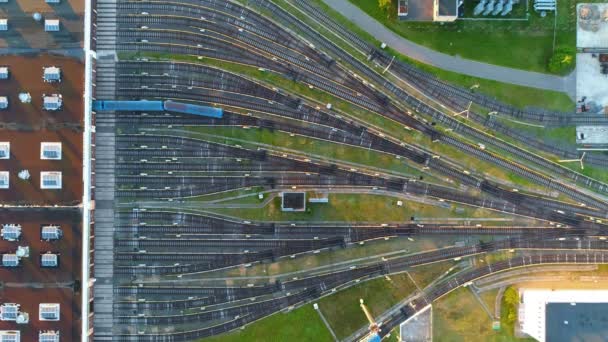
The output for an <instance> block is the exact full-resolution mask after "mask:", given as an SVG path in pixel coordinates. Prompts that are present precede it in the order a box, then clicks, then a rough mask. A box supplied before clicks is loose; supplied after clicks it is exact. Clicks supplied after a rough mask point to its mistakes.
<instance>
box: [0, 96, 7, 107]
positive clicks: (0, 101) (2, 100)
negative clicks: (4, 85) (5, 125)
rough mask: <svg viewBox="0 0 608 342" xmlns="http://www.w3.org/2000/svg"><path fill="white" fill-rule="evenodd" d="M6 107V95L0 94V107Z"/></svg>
mask: <svg viewBox="0 0 608 342" xmlns="http://www.w3.org/2000/svg"><path fill="white" fill-rule="evenodd" d="M6 108H8V97H6V96H0V109H6Z"/></svg>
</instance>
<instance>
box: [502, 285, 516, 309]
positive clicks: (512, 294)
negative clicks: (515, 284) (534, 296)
mask: <svg viewBox="0 0 608 342" xmlns="http://www.w3.org/2000/svg"><path fill="white" fill-rule="evenodd" d="M503 296H504V301H505V303H506V304H508V305H510V306H516V305H517V304H519V293H517V290H515V289H514V288H512V287H509V288H507V289H506V290H505V293H504V295H503Z"/></svg>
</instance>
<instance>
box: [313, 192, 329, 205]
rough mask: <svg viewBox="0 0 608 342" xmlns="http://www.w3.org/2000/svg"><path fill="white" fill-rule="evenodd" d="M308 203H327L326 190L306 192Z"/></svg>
mask: <svg viewBox="0 0 608 342" xmlns="http://www.w3.org/2000/svg"><path fill="white" fill-rule="evenodd" d="M308 203H329V195H328V194H327V192H316V191H315V192H311V193H309V194H308Z"/></svg>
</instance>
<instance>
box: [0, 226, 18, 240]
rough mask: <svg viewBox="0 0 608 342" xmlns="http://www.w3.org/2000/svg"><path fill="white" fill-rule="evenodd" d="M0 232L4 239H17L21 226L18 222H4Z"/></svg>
mask: <svg viewBox="0 0 608 342" xmlns="http://www.w3.org/2000/svg"><path fill="white" fill-rule="evenodd" d="M0 232H1V233H2V238H3V239H4V240H6V241H17V240H19V238H20V237H21V226H20V225H18V224H5V225H3V226H2V229H1V230H0Z"/></svg>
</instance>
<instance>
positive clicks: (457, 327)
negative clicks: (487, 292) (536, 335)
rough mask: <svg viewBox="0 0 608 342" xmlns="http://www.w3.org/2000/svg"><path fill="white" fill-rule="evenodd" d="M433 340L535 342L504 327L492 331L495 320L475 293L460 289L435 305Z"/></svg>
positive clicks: (450, 341) (441, 341) (442, 341)
mask: <svg viewBox="0 0 608 342" xmlns="http://www.w3.org/2000/svg"><path fill="white" fill-rule="evenodd" d="M433 340H434V341H440V342H448V341H449V342H465V341H484V342H489V341H495V342H510V341H521V342H524V341H525V342H532V341H534V339H518V338H516V337H515V336H513V331H512V330H511V331H509V329H508V327H506V328H505V326H504V325H503V326H502V329H501V330H500V331H494V330H492V319H491V318H490V317H489V316H488V314H487V313H486V312H485V311H484V310H483V308H482V307H481V304H480V303H479V302H478V301H477V299H476V298H475V297H474V295H473V294H472V293H471V290H470V289H468V288H463V287H461V288H459V289H457V290H455V291H453V292H451V293H449V294H448V295H446V296H444V297H442V298H440V299H439V300H437V301H435V303H434V304H433Z"/></svg>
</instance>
